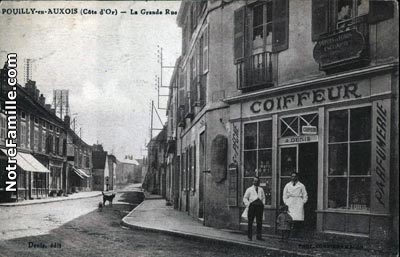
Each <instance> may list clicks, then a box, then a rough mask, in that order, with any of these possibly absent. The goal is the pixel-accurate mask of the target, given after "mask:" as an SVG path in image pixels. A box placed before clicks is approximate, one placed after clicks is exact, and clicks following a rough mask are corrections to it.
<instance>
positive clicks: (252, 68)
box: [236, 52, 273, 90]
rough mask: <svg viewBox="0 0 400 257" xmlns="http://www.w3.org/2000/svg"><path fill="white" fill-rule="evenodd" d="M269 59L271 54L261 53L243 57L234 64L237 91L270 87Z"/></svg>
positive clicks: (270, 64) (270, 65)
mask: <svg viewBox="0 0 400 257" xmlns="http://www.w3.org/2000/svg"><path fill="white" fill-rule="evenodd" d="M271 57H272V53H271V52H263V53H260V54H254V55H252V56H249V57H245V58H243V59H242V60H240V61H239V62H238V63H236V81H237V87H238V89H241V90H245V89H258V88H265V87H270V86H272V85H273V82H272V61H271Z"/></svg>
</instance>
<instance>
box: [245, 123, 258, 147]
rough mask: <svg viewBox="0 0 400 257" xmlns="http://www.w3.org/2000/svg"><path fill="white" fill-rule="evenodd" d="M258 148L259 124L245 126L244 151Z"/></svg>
mask: <svg viewBox="0 0 400 257" xmlns="http://www.w3.org/2000/svg"><path fill="white" fill-rule="evenodd" d="M256 148H257V123H250V124H245V125H244V149H256Z"/></svg>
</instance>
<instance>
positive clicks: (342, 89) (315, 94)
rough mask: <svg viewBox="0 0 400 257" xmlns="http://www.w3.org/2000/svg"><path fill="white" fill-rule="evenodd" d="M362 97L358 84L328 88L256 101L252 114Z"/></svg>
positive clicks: (251, 106) (251, 107)
mask: <svg viewBox="0 0 400 257" xmlns="http://www.w3.org/2000/svg"><path fill="white" fill-rule="evenodd" d="M361 96H362V95H361V94H360V93H359V92H358V85H357V84H356V83H349V84H345V85H339V86H334V87H328V88H321V89H315V90H309V91H304V92H300V93H297V94H289V95H284V96H282V97H276V98H269V99H266V100H264V101H260V100H258V101H255V102H253V103H252V104H251V105H250V110H251V112H252V113H260V112H261V111H264V112H271V111H275V110H278V111H279V110H286V109H292V108H297V107H303V106H310V105H313V104H321V103H324V102H332V101H338V100H341V99H344V100H346V99H357V98H360V97H361Z"/></svg>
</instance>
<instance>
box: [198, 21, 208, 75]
mask: <svg viewBox="0 0 400 257" xmlns="http://www.w3.org/2000/svg"><path fill="white" fill-rule="evenodd" d="M208 35H209V34H208V26H206V27H205V28H204V30H203V35H202V36H201V39H200V45H201V46H200V49H201V52H200V54H201V55H202V58H201V64H200V65H201V67H202V71H203V74H205V73H207V72H208V44H209V39H208Z"/></svg>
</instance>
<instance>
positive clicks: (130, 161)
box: [119, 159, 139, 165]
mask: <svg viewBox="0 0 400 257" xmlns="http://www.w3.org/2000/svg"><path fill="white" fill-rule="evenodd" d="M119 162H120V163H124V164H134V165H139V163H138V162H137V161H136V160H135V159H134V160H130V159H123V160H122V161H119Z"/></svg>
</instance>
